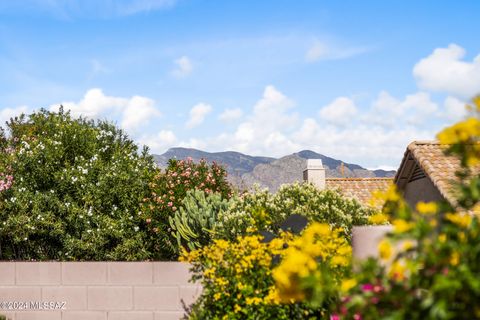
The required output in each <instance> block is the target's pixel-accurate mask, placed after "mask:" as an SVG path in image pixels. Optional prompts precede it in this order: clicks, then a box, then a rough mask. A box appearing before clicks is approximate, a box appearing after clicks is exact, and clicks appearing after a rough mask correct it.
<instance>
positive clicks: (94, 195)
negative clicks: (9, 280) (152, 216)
mask: <svg viewBox="0 0 480 320" xmlns="http://www.w3.org/2000/svg"><path fill="white" fill-rule="evenodd" d="M8 129H9V132H10V134H9V135H8V137H5V136H2V138H1V150H0V152H1V154H2V155H1V157H0V168H1V169H0V170H1V172H2V173H3V175H4V176H7V177H8V176H11V177H13V181H12V183H11V186H9V187H8V188H3V191H1V192H0V221H2V224H0V255H1V258H2V259H23V260H29V259H36V260H47V259H48V260H50V259H58V260H105V259H107V260H111V259H113V260H118V259H120V260H139V259H146V258H148V257H149V255H150V253H149V249H148V247H147V245H146V233H145V232H142V231H144V230H145V223H144V219H143V218H142V212H141V211H140V203H141V201H142V199H143V198H144V197H145V196H147V195H148V194H149V186H148V182H149V181H150V180H151V178H152V177H153V174H154V172H155V164H154V162H153V159H152V158H151V157H150V156H148V155H147V152H146V150H144V151H143V153H141V154H139V153H138V150H137V147H136V145H135V144H134V143H133V142H132V141H131V140H129V139H128V138H127V137H126V135H125V134H124V133H123V132H122V131H121V130H118V129H116V128H115V127H114V126H113V125H111V124H109V123H106V122H97V123H95V122H93V121H87V120H85V119H73V118H72V117H71V116H70V114H69V113H63V112H62V111H61V112H60V113H52V112H48V111H44V110H42V111H40V112H38V113H34V114H31V115H30V116H28V117H25V116H21V117H19V118H15V119H12V120H11V121H10V123H9V124H8ZM7 180H8V179H7ZM7 180H5V181H7ZM7 184H8V181H7V182H6V183H4V184H3V185H4V186H5V185H7Z"/></svg>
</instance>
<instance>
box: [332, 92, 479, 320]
mask: <svg viewBox="0 0 480 320" xmlns="http://www.w3.org/2000/svg"><path fill="white" fill-rule="evenodd" d="M474 104H475V107H471V109H472V110H473V109H475V110H476V112H477V117H471V118H469V119H467V120H465V121H462V122H460V123H458V124H456V125H454V126H452V127H449V128H447V129H445V130H444V131H442V132H441V133H440V134H439V135H438V139H439V140H440V142H442V143H444V144H447V149H446V152H447V153H449V154H452V155H456V156H458V157H459V158H460V160H461V163H462V166H463V167H462V169H461V170H460V172H458V176H459V177H460V178H461V179H462V181H461V185H460V189H461V191H462V193H461V195H460V197H459V199H458V201H457V202H458V203H457V205H456V207H455V208H452V207H451V206H450V205H449V204H447V203H421V202H420V203H418V205H417V207H416V208H414V209H413V208H410V207H409V206H408V205H407V204H406V203H405V201H404V200H403V199H402V198H401V197H400V196H399V195H398V194H395V193H394V192H393V191H391V192H389V193H388V194H387V195H386V196H385V197H386V207H385V208H384V213H385V214H387V215H388V216H389V218H390V220H391V221H392V224H393V225H394V232H393V234H392V235H390V237H388V238H387V239H385V240H383V241H382V242H381V243H380V245H379V254H380V257H381V259H383V260H384V261H383V263H379V261H375V260H373V259H370V260H369V261H367V262H366V263H364V264H363V265H362V266H361V267H360V270H359V271H360V272H359V273H358V275H357V276H356V277H355V278H353V279H350V280H349V285H348V290H347V291H346V293H345V294H344V297H343V300H342V301H343V302H342V303H341V304H340V306H339V308H338V312H337V313H336V314H335V315H334V316H333V317H332V318H333V319H479V318H480V307H479V306H478V301H480V265H479V263H478V262H479V261H480V242H479V236H480V221H479V217H478V213H479V211H480V210H479V208H480V205H479V201H480V180H479V178H480V177H479V171H478V167H475V166H478V164H479V163H480V152H479V150H480V149H479V145H480V144H479V143H480V119H479V118H478V112H479V111H480V98H476V99H474ZM475 213H477V215H475Z"/></svg>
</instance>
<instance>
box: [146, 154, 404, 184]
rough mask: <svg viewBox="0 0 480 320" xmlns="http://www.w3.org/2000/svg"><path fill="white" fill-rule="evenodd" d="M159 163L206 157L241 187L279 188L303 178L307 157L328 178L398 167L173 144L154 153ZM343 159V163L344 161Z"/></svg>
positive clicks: (382, 174) (373, 174) (374, 173)
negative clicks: (316, 162) (374, 167)
mask: <svg viewBox="0 0 480 320" xmlns="http://www.w3.org/2000/svg"><path fill="white" fill-rule="evenodd" d="M154 157H155V161H156V162H157V164H158V165H159V166H160V167H166V165H167V162H168V160H169V159H172V158H176V159H185V158H188V157H190V158H192V159H193V160H194V161H199V160H200V159H205V160H207V161H208V162H213V161H215V162H217V163H219V164H222V165H223V166H224V167H225V168H226V170H227V172H228V176H229V180H230V181H231V182H232V183H233V184H235V185H237V186H238V187H241V188H249V187H251V186H252V185H253V184H259V185H260V186H262V187H267V188H269V189H270V190H272V191H274V190H277V189H278V187H279V186H280V185H282V184H284V183H292V182H296V181H302V179H303V170H304V169H305V167H306V163H307V159H321V160H322V163H323V165H324V166H325V169H326V176H327V178H332V177H338V178H339V177H362V178H365V177H392V176H394V175H395V171H385V170H375V171H371V170H367V169H365V168H363V167H361V166H359V165H357V164H351V163H344V162H342V161H341V160H337V159H333V158H330V157H327V156H325V155H322V154H319V153H316V152H314V151H310V150H303V151H300V152H297V153H294V154H291V155H287V156H285V157H282V158H279V159H275V158H269V157H254V156H249V155H245V154H242V153H240V152H234V151H226V152H205V151H201V150H196V149H189V148H171V149H169V150H168V151H167V152H165V153H164V154H162V155H154ZM342 163H343V165H342Z"/></svg>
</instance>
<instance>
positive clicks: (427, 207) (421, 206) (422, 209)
mask: <svg viewBox="0 0 480 320" xmlns="http://www.w3.org/2000/svg"><path fill="white" fill-rule="evenodd" d="M417 211H418V212H419V213H421V214H425V215H430V214H435V213H436V212H437V211H438V206H437V204H436V203H435V202H422V201H421V202H419V203H417Z"/></svg>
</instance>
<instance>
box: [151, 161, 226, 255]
mask: <svg viewBox="0 0 480 320" xmlns="http://www.w3.org/2000/svg"><path fill="white" fill-rule="evenodd" d="M226 177H227V174H226V171H225V169H224V168H223V167H222V166H220V165H218V164H217V163H215V162H213V163H211V164H209V163H207V162H206V161H205V160H200V161H199V162H198V163H197V162H194V161H193V160H191V159H185V160H176V159H170V160H169V162H168V166H167V168H166V169H165V170H163V171H159V172H157V174H156V175H155V177H154V179H153V181H152V182H151V183H150V188H151V191H150V194H149V195H148V197H145V199H144V201H143V212H144V213H145V214H146V216H147V219H146V222H147V224H148V227H149V230H150V231H151V234H152V240H151V241H152V244H153V246H154V252H155V253H156V255H157V256H156V258H162V259H170V260H175V259H177V258H178V253H179V250H178V241H177V234H176V232H173V231H174V230H173V229H172V228H171V226H170V222H169V220H170V219H171V218H174V217H175V214H176V212H178V210H179V209H180V207H182V206H183V203H182V201H183V200H184V198H185V197H186V196H187V193H188V192H189V191H190V190H200V191H203V192H204V193H205V194H206V195H209V194H213V193H215V194H218V195H219V196H220V198H221V199H229V198H230V197H231V196H232V194H233V190H232V187H231V185H230V184H229V182H228V181H227V178H226Z"/></svg>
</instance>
